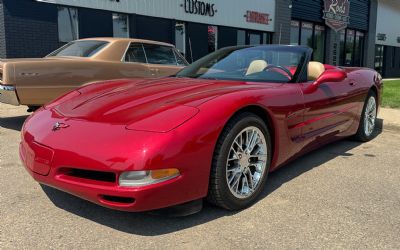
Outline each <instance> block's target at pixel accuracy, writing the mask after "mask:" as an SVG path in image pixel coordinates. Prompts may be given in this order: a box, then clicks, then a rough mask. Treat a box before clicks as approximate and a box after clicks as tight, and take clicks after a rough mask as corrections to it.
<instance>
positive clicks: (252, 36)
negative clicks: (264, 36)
mask: <svg viewBox="0 0 400 250" xmlns="http://www.w3.org/2000/svg"><path fill="white" fill-rule="evenodd" d="M260 43H261V35H260V34H258V33H253V32H250V33H249V44H250V45H259V44H260Z"/></svg>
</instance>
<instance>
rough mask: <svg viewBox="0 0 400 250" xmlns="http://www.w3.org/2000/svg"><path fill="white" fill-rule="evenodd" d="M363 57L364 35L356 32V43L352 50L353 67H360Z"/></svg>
mask: <svg viewBox="0 0 400 250" xmlns="http://www.w3.org/2000/svg"><path fill="white" fill-rule="evenodd" d="M363 55H364V33H362V32H359V31H357V32H356V41H355V48H354V66H362V61H363Z"/></svg>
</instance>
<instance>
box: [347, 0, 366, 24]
mask: <svg viewBox="0 0 400 250" xmlns="http://www.w3.org/2000/svg"><path fill="white" fill-rule="evenodd" d="M368 22H369V0H350V24H349V28H352V29H359V30H368Z"/></svg>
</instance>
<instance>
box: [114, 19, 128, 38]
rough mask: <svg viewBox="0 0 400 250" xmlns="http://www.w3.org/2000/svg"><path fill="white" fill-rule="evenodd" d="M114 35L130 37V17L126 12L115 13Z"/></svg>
mask: <svg viewBox="0 0 400 250" xmlns="http://www.w3.org/2000/svg"><path fill="white" fill-rule="evenodd" d="M112 19H113V32H114V37H129V18H128V15H126V14H120V13H113V15H112Z"/></svg>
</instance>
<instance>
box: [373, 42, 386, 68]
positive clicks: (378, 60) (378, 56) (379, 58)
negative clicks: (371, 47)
mask: <svg viewBox="0 0 400 250" xmlns="http://www.w3.org/2000/svg"><path fill="white" fill-rule="evenodd" d="M384 48H385V47H384V46H383V45H376V46H375V70H376V71H378V72H379V73H380V74H382V73H383V55H384Z"/></svg>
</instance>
